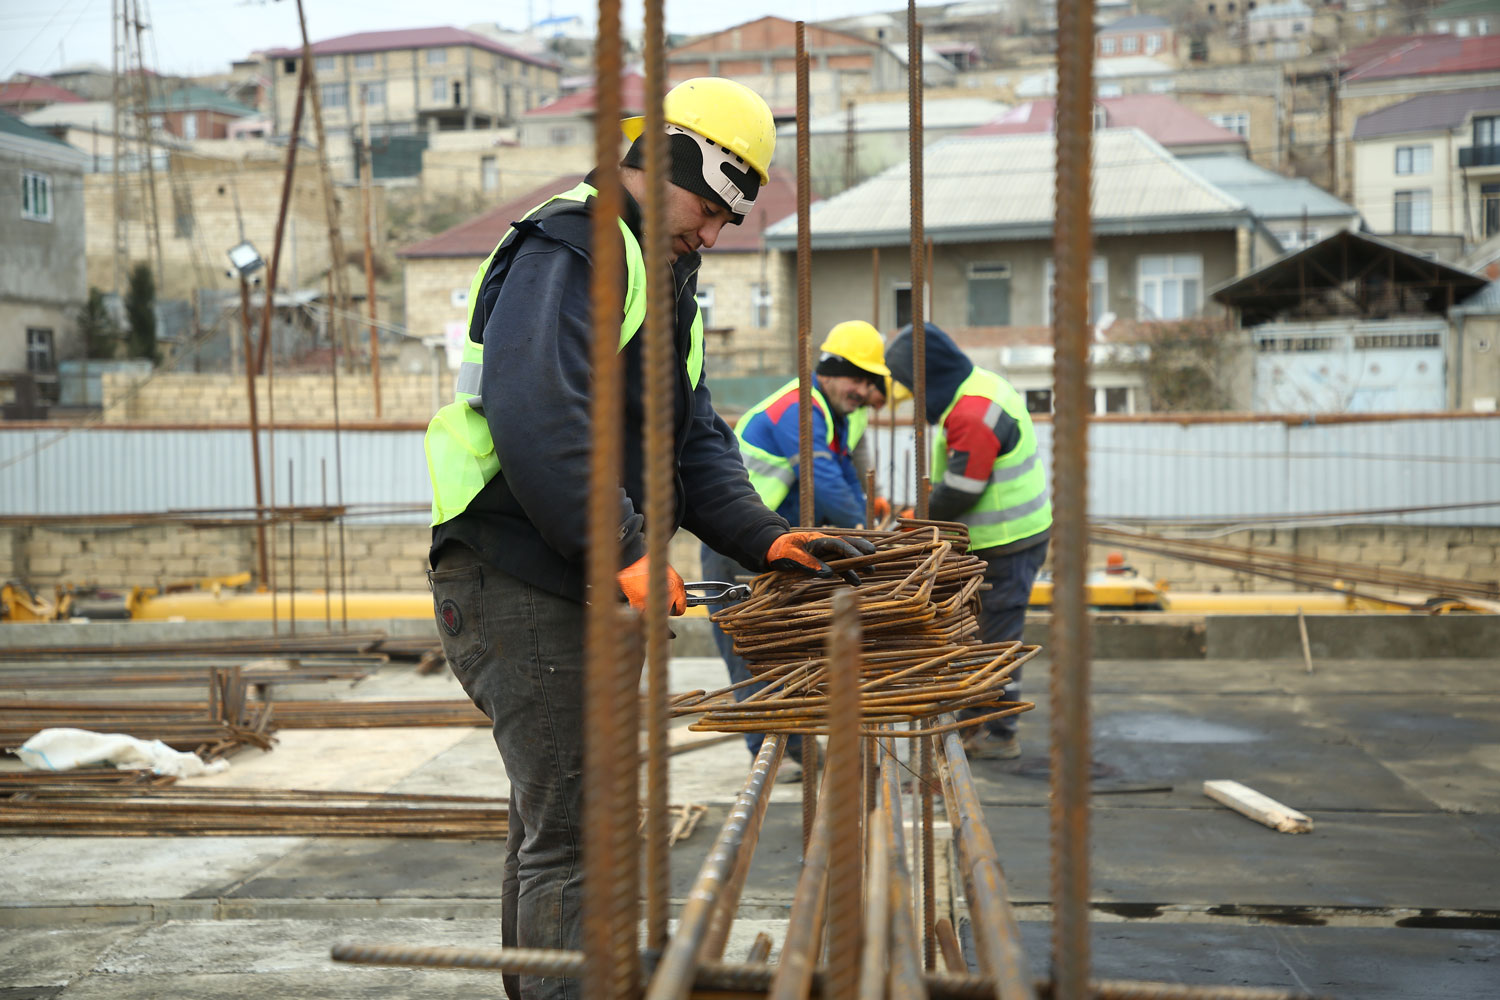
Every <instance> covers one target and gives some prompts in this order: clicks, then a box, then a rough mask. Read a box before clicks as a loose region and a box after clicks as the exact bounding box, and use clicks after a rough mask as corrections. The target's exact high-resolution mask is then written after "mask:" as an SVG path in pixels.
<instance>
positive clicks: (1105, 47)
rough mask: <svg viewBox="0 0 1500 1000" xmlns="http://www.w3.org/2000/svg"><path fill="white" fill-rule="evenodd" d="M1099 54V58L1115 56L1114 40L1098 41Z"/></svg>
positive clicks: (1102, 39)
mask: <svg viewBox="0 0 1500 1000" xmlns="http://www.w3.org/2000/svg"><path fill="white" fill-rule="evenodd" d="M1099 54H1100V55H1101V56H1112V55H1114V54H1115V40H1114V39H1113V38H1101V39H1099Z"/></svg>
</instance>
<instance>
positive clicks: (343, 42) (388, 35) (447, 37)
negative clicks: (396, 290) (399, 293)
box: [266, 28, 557, 252]
mask: <svg viewBox="0 0 1500 1000" xmlns="http://www.w3.org/2000/svg"><path fill="white" fill-rule="evenodd" d="M448 45H472V46H474V47H475V48H477V49H485V50H487V51H489V52H495V53H498V54H500V55H502V56H509V57H510V58H512V59H519V60H521V61H522V62H528V63H531V64H532V65H534V66H547V67H549V68H553V69H555V68H557V64H556V63H553V62H549V61H548V60H546V59H538V58H537V57H536V56H532V55H527V54H526V53H525V52H518V51H516V50H515V49H513V48H511V47H510V46H508V45H501V44H500V43H499V42H497V41H495V40H494V39H493V38H488V37H486V36H484V35H478V34H475V33H474V32H472V31H464V30H462V29H461V28H406V29H402V30H399V31H361V32H358V33H357V34H353V35H340V36H339V37H337V38H325V39H323V40H322V41H320V42H313V44H312V51H313V55H315V56H339V55H349V54H351V53H355V52H389V51H390V50H392V49H435V48H442V47H444V46H448ZM300 55H302V47H301V46H300V45H299V46H296V47H294V48H285V49H270V50H268V51H267V52H266V58H268V59H289V58H290V59H295V58H296V57H298V56H300ZM486 252H488V251H486Z"/></svg>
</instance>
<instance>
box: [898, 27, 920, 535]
mask: <svg viewBox="0 0 1500 1000" xmlns="http://www.w3.org/2000/svg"><path fill="white" fill-rule="evenodd" d="M906 89H907V140H908V142H907V146H908V154H909V156H910V161H911V165H910V174H911V330H912V380H913V381H914V382H915V383H916V384H915V385H913V386H912V387H911V390H912V407H913V408H912V429H913V430H914V431H915V432H916V448H915V452H916V454H915V459H916V480H915V481H916V482H917V483H921V481H922V477H923V476H925V475H927V328H926V327H925V326H924V325H923V323H924V321H925V318H926V313H925V311H924V308H923V307H924V305H925V303H924V302H923V298H922V293H923V288H924V286H925V284H926V282H925V279H924V275H923V265H924V264H925V263H926V260H925V258H926V253H925V252H924V250H925V247H924V246H923V244H924V242H925V228H924V227H925V224H924V221H923V217H922V26H921V25H920V24H918V23H917V0H907V3H906ZM893 433H894V432H893ZM915 506H916V512H917V517H919V518H926V517H927V497H926V495H925V493H924V491H923V490H922V489H920V488H918V490H917V498H916V504H915Z"/></svg>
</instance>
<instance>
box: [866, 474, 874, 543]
mask: <svg viewBox="0 0 1500 1000" xmlns="http://www.w3.org/2000/svg"><path fill="white" fill-rule="evenodd" d="M865 527H866V528H871V529H873V528H874V527H875V470H874V469H866V470H865Z"/></svg>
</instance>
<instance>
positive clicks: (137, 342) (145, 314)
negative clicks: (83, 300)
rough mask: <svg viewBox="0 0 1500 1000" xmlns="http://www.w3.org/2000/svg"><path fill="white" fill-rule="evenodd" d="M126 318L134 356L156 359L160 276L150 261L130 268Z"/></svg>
mask: <svg viewBox="0 0 1500 1000" xmlns="http://www.w3.org/2000/svg"><path fill="white" fill-rule="evenodd" d="M125 320H126V322H127V323H129V324H130V336H129V340H128V346H129V348H130V356H131V357H133V358H149V359H150V360H151V361H155V360H156V277H155V276H154V275H153V274H152V273H151V267H150V265H148V264H136V265H135V266H134V267H132V268H131V269H130V280H129V284H128V285H127V286H126V288H125Z"/></svg>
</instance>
